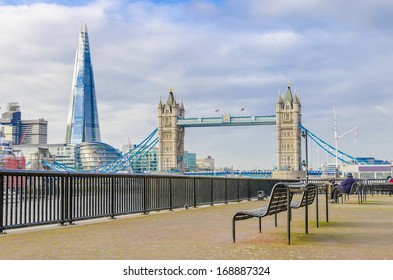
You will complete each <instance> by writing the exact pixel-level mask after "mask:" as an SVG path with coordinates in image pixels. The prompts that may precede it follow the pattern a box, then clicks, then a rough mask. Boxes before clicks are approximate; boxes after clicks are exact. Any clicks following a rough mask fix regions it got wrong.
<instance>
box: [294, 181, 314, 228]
mask: <svg viewBox="0 0 393 280" xmlns="http://www.w3.org/2000/svg"><path fill="white" fill-rule="evenodd" d="M292 188H294V187H292ZM298 188H299V189H301V190H302V192H301V197H300V200H297V201H292V202H291V209H299V208H302V207H305V211H304V212H305V232H306V234H307V233H308V206H309V205H311V204H313V203H314V200H315V197H316V196H317V192H318V188H317V186H316V185H314V184H307V185H303V186H299V187H298ZM317 211H318V210H317ZM317 219H318V215H317ZM317 223H318V222H317Z"/></svg>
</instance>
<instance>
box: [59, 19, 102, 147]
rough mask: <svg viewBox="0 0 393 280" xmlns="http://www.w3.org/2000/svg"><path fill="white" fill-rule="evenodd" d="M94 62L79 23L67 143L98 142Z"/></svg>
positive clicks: (85, 28) (85, 30) (84, 26)
mask: <svg viewBox="0 0 393 280" xmlns="http://www.w3.org/2000/svg"><path fill="white" fill-rule="evenodd" d="M100 141H101V135H100V126H99V122H98V111H97V101H96V93H95V85H94V75H93V66H92V64H91V58H90V47H89V36H88V33H87V26H86V23H82V24H81V28H80V33H79V42H78V48H77V51H76V56H75V66H74V75H73V80H72V89H71V100H70V107H69V111H68V122H67V132H66V143H68V144H70V143H72V144H79V143H81V142H100Z"/></svg>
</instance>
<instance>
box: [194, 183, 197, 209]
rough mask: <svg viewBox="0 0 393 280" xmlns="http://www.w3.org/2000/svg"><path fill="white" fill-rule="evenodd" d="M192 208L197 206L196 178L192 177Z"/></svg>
mask: <svg viewBox="0 0 393 280" xmlns="http://www.w3.org/2000/svg"><path fill="white" fill-rule="evenodd" d="M193 191H194V208H196V207H197V195H196V178H194V190H193Z"/></svg>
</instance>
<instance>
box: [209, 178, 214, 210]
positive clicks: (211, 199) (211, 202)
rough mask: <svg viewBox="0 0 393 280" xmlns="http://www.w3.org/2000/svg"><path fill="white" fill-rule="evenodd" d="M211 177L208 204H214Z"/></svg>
mask: <svg viewBox="0 0 393 280" xmlns="http://www.w3.org/2000/svg"><path fill="white" fill-rule="evenodd" d="M213 183H214V181H213V178H211V179H210V205H211V206H213V205H214V190H213Z"/></svg>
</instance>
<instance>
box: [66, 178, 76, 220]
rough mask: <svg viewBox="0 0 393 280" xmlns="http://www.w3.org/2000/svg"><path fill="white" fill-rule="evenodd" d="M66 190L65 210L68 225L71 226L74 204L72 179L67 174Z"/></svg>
mask: <svg viewBox="0 0 393 280" xmlns="http://www.w3.org/2000/svg"><path fill="white" fill-rule="evenodd" d="M67 177H68V180H67V188H66V194H67V195H66V205H67V207H68V209H67V214H68V215H67V216H68V217H67V218H68V223H69V224H70V225H72V224H73V221H72V218H73V217H74V203H73V196H74V187H75V185H74V180H71V179H72V176H71V174H70V173H67Z"/></svg>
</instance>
